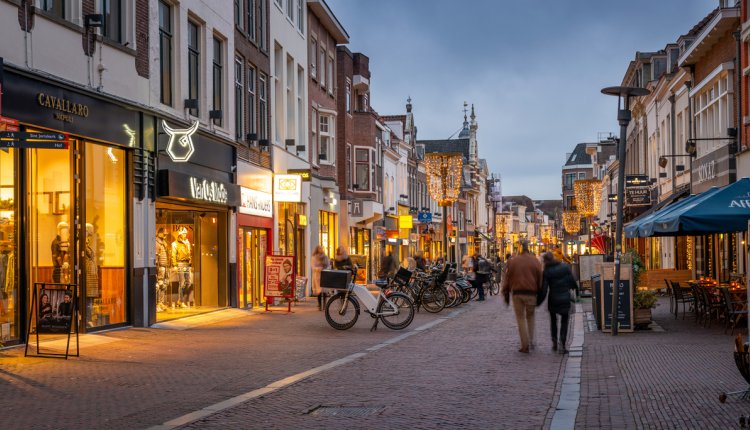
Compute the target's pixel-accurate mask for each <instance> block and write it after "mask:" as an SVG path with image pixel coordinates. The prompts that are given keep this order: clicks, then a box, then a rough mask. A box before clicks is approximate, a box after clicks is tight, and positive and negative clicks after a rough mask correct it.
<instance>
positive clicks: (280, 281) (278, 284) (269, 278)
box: [265, 255, 295, 298]
mask: <svg viewBox="0 0 750 430" xmlns="http://www.w3.org/2000/svg"><path fill="white" fill-rule="evenodd" d="M294 277H295V273H294V256H293V255H266V273H265V278H266V282H265V284H266V291H265V296H266V297H284V298H292V297H294V285H295V284H294Z"/></svg>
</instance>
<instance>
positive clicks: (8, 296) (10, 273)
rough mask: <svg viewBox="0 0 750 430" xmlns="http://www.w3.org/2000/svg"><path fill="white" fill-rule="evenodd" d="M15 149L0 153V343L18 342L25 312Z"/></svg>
mask: <svg viewBox="0 0 750 430" xmlns="http://www.w3.org/2000/svg"><path fill="white" fill-rule="evenodd" d="M15 153H16V150H15V149H4V150H2V151H0V343H4V344H7V343H9V342H10V341H15V340H18V338H19V337H20V336H19V332H18V330H19V325H20V322H21V321H20V317H21V312H20V311H21V309H19V301H18V300H19V295H18V283H17V282H16V279H17V276H16V275H17V271H16V264H17V262H18V257H17V246H18V242H17V240H16V238H17V237H18V234H17V233H16V218H17V217H16V201H17V200H16V195H15V193H16V192H15V190H16V185H17V184H16V168H15V163H14V156H15Z"/></svg>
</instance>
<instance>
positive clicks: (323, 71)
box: [318, 44, 328, 87]
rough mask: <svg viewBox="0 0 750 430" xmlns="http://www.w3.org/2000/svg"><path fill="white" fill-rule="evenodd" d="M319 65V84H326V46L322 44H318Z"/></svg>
mask: <svg viewBox="0 0 750 430" xmlns="http://www.w3.org/2000/svg"><path fill="white" fill-rule="evenodd" d="M318 64H319V65H320V85H322V86H324V87H325V86H326V84H327V83H328V81H326V48H325V46H323V45H322V44H321V45H320V61H319V62H318Z"/></svg>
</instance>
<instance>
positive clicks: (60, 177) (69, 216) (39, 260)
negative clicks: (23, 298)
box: [26, 140, 81, 318]
mask: <svg viewBox="0 0 750 430" xmlns="http://www.w3.org/2000/svg"><path fill="white" fill-rule="evenodd" d="M77 148H78V141H76V140H71V141H70V147H69V149H28V150H27V153H26V154H27V177H26V181H27V184H28V187H27V191H26V192H27V195H26V199H27V202H28V208H27V210H28V220H29V227H28V229H29V235H28V240H29V251H28V252H29V259H28V262H27V265H28V273H29V292H31V291H32V288H33V285H34V283H35V282H44V283H59V284H78V282H77V279H76V275H75V272H74V269H75V267H76V266H77V264H78V263H77V261H78V259H77V255H78V252H77V250H78V249H79V247H78V244H77V238H78V236H79V232H78V231H77V230H76V228H75V226H80V225H81V223H80V221H79V220H80V214H79V213H78V212H77V208H76V205H74V204H73V202H75V201H76V197H77V195H78V194H79V190H78V184H80V181H78V182H76V181H74V178H75V177H79V176H78V172H77V171H75V167H74V166H75V165H76V163H75V162H74V157H75V156H74V155H73V154H74V153H75V152H74V150H75V149H77ZM78 293H79V297H80V293H81V290H80V289H79V290H78ZM28 297H32V294H31V293H29V294H28ZM28 303H29V309H30V307H31V300H29V301H28ZM79 303H81V302H80V301H79ZM58 305H59V303H51V307H52V317H53V318H54V317H56V314H55V312H56V311H57V309H58ZM80 308H81V307H80V306H79V309H80Z"/></svg>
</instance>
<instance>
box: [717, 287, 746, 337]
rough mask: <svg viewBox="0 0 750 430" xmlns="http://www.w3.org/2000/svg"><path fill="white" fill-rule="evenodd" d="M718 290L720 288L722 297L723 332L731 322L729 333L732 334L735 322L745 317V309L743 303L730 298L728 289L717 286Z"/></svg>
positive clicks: (735, 325)
mask: <svg viewBox="0 0 750 430" xmlns="http://www.w3.org/2000/svg"><path fill="white" fill-rule="evenodd" d="M719 290H721V295H722V297H723V298H724V314H725V318H724V319H725V323H724V333H726V332H727V328H729V324H730V322H731V324H732V332H731V334H734V328H735V327H737V322H738V321H739V320H740V319H741V318H743V317H744V318H747V309H744V305H745V303H743V302H741V301H736V300H732V295H731V294H730V293H729V289H727V288H719Z"/></svg>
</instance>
